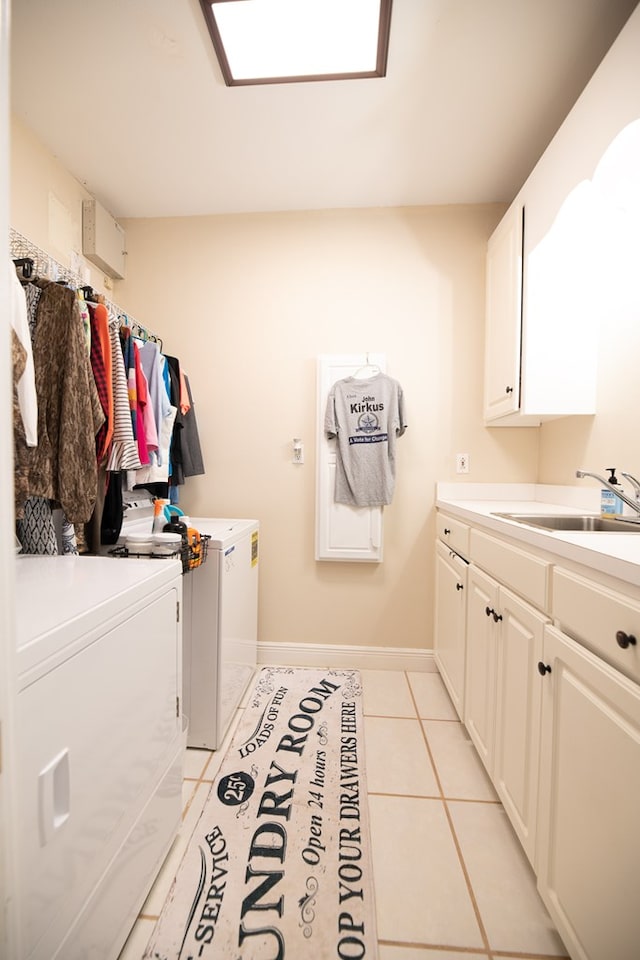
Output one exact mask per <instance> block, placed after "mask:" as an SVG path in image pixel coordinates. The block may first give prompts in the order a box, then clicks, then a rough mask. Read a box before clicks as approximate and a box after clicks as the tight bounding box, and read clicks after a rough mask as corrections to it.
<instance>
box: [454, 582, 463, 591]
mask: <svg viewBox="0 0 640 960" xmlns="http://www.w3.org/2000/svg"><path fill="white" fill-rule="evenodd" d="M456 590H464V584H463V583H456Z"/></svg>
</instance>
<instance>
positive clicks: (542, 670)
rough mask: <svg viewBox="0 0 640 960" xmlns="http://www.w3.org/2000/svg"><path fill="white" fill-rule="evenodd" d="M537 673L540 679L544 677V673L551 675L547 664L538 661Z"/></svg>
mask: <svg viewBox="0 0 640 960" xmlns="http://www.w3.org/2000/svg"><path fill="white" fill-rule="evenodd" d="M538 673H539V674H540V676H541V677H544V675H545V673H551V667H550V666H549V664H548V663H543V662H542V660H539V661H538Z"/></svg>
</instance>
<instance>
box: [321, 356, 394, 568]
mask: <svg viewBox="0 0 640 960" xmlns="http://www.w3.org/2000/svg"><path fill="white" fill-rule="evenodd" d="M366 364H370V365H372V364H375V365H376V366H377V367H379V368H380V370H381V371H382V372H383V373H385V372H386V369H385V367H386V360H385V357H384V354H381V353H369V354H365V353H358V354H323V355H321V356H319V357H318V412H317V457H316V470H317V477H316V560H351V561H353V560H362V561H366V562H374V563H379V562H380V561H381V560H382V507H351V506H349V505H347V504H344V503H336V502H335V501H334V498H333V496H334V489H335V482H336V441H335V440H328V439H327V437H326V436H325V432H324V416H325V410H326V407H327V399H328V397H329V392H330V390H331V387H332V386H333V384H334V383H335V382H336V381H337V380H343V379H344V378H345V377H350V376H353V374H355V373H356V372H357V371H358V370H359V369H360V368H361V367H363V366H365V365H366Z"/></svg>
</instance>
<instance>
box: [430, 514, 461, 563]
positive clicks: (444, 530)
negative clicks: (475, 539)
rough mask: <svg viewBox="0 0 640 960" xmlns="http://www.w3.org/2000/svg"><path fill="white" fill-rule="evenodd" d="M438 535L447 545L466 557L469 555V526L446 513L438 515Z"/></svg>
mask: <svg viewBox="0 0 640 960" xmlns="http://www.w3.org/2000/svg"><path fill="white" fill-rule="evenodd" d="M436 535H437V537H438V540H442V542H443V543H446V544H447V546H449V547H451V549H452V550H455V551H456V552H457V553H461V554H462V555H463V556H464V557H468V556H469V527H468V526H467V524H466V523H462V522H461V521H460V520H454V519H453V518H452V517H448V516H447V515H446V514H444V513H438V514H437V515H436Z"/></svg>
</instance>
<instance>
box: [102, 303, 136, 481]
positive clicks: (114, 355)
mask: <svg viewBox="0 0 640 960" xmlns="http://www.w3.org/2000/svg"><path fill="white" fill-rule="evenodd" d="M119 327H120V321H119V320H118V318H117V317H114V318H113V319H112V320H110V321H109V337H110V340H111V360H112V382H113V439H112V441H111V449H110V451H109V454H108V458H107V465H106V466H107V470H115V471H120V470H139V469H140V466H141V463H140V457H139V456H138V446H137V443H136V441H135V439H134V436H133V425H132V420H131V408H130V406H129V392H128V388H127V374H126V372H125V366H124V359H123V356H122V349H121V346H120V334H119Z"/></svg>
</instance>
